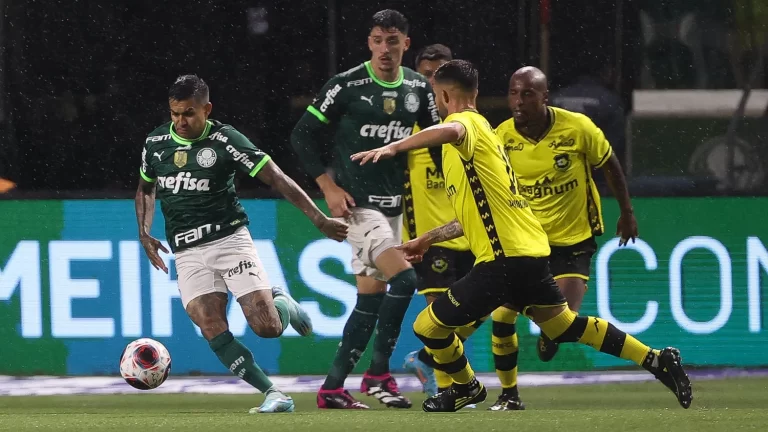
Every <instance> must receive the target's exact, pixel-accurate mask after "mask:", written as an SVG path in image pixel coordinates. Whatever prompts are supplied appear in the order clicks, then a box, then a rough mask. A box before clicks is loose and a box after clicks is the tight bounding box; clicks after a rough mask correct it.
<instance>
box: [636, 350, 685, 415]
mask: <svg viewBox="0 0 768 432" xmlns="http://www.w3.org/2000/svg"><path fill="white" fill-rule="evenodd" d="M643 366H644V367H645V368H646V369H648V370H649V371H650V372H651V373H652V374H653V375H654V376H655V377H656V379H658V380H659V381H661V383H662V384H664V385H665V386H667V388H668V389H670V390H672V393H674V394H675V396H677V401H678V402H679V403H680V406H681V407H683V408H689V407H690V406H691V402H692V401H693V389H692V388H691V380H690V379H689V378H688V375H687V374H686V373H685V370H683V365H682V359H681V358H680V351H679V350H678V349H677V348H671V347H668V348H664V349H663V350H661V352H659V354H658V355H656V354H655V352H654V351H651V353H650V354H649V355H648V357H647V358H646V360H645V364H644V365H643Z"/></svg>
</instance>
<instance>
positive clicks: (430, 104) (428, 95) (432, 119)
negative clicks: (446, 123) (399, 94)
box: [417, 82, 440, 129]
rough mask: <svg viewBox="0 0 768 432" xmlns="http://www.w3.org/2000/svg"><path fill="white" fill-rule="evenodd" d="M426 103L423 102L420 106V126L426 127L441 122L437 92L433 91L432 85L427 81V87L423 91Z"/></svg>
mask: <svg viewBox="0 0 768 432" xmlns="http://www.w3.org/2000/svg"><path fill="white" fill-rule="evenodd" d="M423 95H424V98H425V99H426V103H423V104H421V105H420V107H419V118H418V120H417V121H418V123H419V127H421V128H422V129H426V128H428V127H430V126H434V125H436V124H440V114H439V113H438V112H437V102H436V101H435V94H434V92H432V86H431V85H429V82H427V87H426V89H425V91H424V93H423Z"/></svg>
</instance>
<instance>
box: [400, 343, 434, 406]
mask: <svg viewBox="0 0 768 432" xmlns="http://www.w3.org/2000/svg"><path fill="white" fill-rule="evenodd" d="M418 354H419V352H418V351H413V352H411V353H408V355H407V356H405V363H404V364H403V368H404V369H405V370H407V371H408V372H411V373H413V374H414V375H416V378H418V379H419V381H421V387H422V389H423V391H424V393H426V394H427V397H432V396H434V395H436V394H437V380H435V371H434V370H433V369H432V368H431V367H429V366H427V365H426V364H424V362H423V361H421V360H419V357H418Z"/></svg>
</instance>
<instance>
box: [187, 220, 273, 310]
mask: <svg viewBox="0 0 768 432" xmlns="http://www.w3.org/2000/svg"><path fill="white" fill-rule="evenodd" d="M176 274H177V277H178V283H179V293H180V294H181V303H182V304H183V305H184V309H186V308H187V305H188V304H189V302H190V301H192V300H193V299H194V298H196V297H200V296H201V295H203V294H210V293H214V292H220V293H224V294H226V293H227V290H229V291H231V292H232V295H233V296H235V298H236V299H238V298H240V297H242V296H244V295H246V294H248V293H252V292H254V291H260V290H266V289H272V285H271V284H270V283H269V278H268V277H267V273H266V272H265V271H264V266H262V264H261V260H260V259H259V255H258V254H257V253H256V246H254V244H253V239H252V238H251V233H250V232H249V231H248V228H246V227H244V226H243V227H240V228H238V229H237V231H235V232H234V233H233V234H231V235H229V236H227V237H224V238H220V239H218V240H214V241H212V242H209V243H205V244H202V245H200V246H195V247H191V248H189V249H184V250H181V251H179V252H176Z"/></svg>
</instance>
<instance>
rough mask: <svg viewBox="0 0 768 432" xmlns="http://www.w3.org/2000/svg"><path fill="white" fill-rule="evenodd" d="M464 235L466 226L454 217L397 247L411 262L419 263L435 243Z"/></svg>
mask: <svg viewBox="0 0 768 432" xmlns="http://www.w3.org/2000/svg"><path fill="white" fill-rule="evenodd" d="M462 235H464V228H462V227H461V224H460V223H459V221H458V220H456V219H454V220H453V221H451V222H448V223H447V224H445V225H443V226H440V227H437V228H435V229H433V230H430V231H427V232H425V233H424V234H422V235H420V236H419V237H416V238H415V239H413V240H410V241H408V242H406V243H403V244H401V245H400V246H397V247H396V249H398V250H401V251H403V253H404V254H405V259H406V260H408V261H409V262H411V263H419V262H421V260H422V259H423V258H424V254H425V253H426V252H427V249H429V248H430V246H432V245H433V244H435V243H440V242H444V241H448V240H453V239H455V238H458V237H461V236H462Z"/></svg>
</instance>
